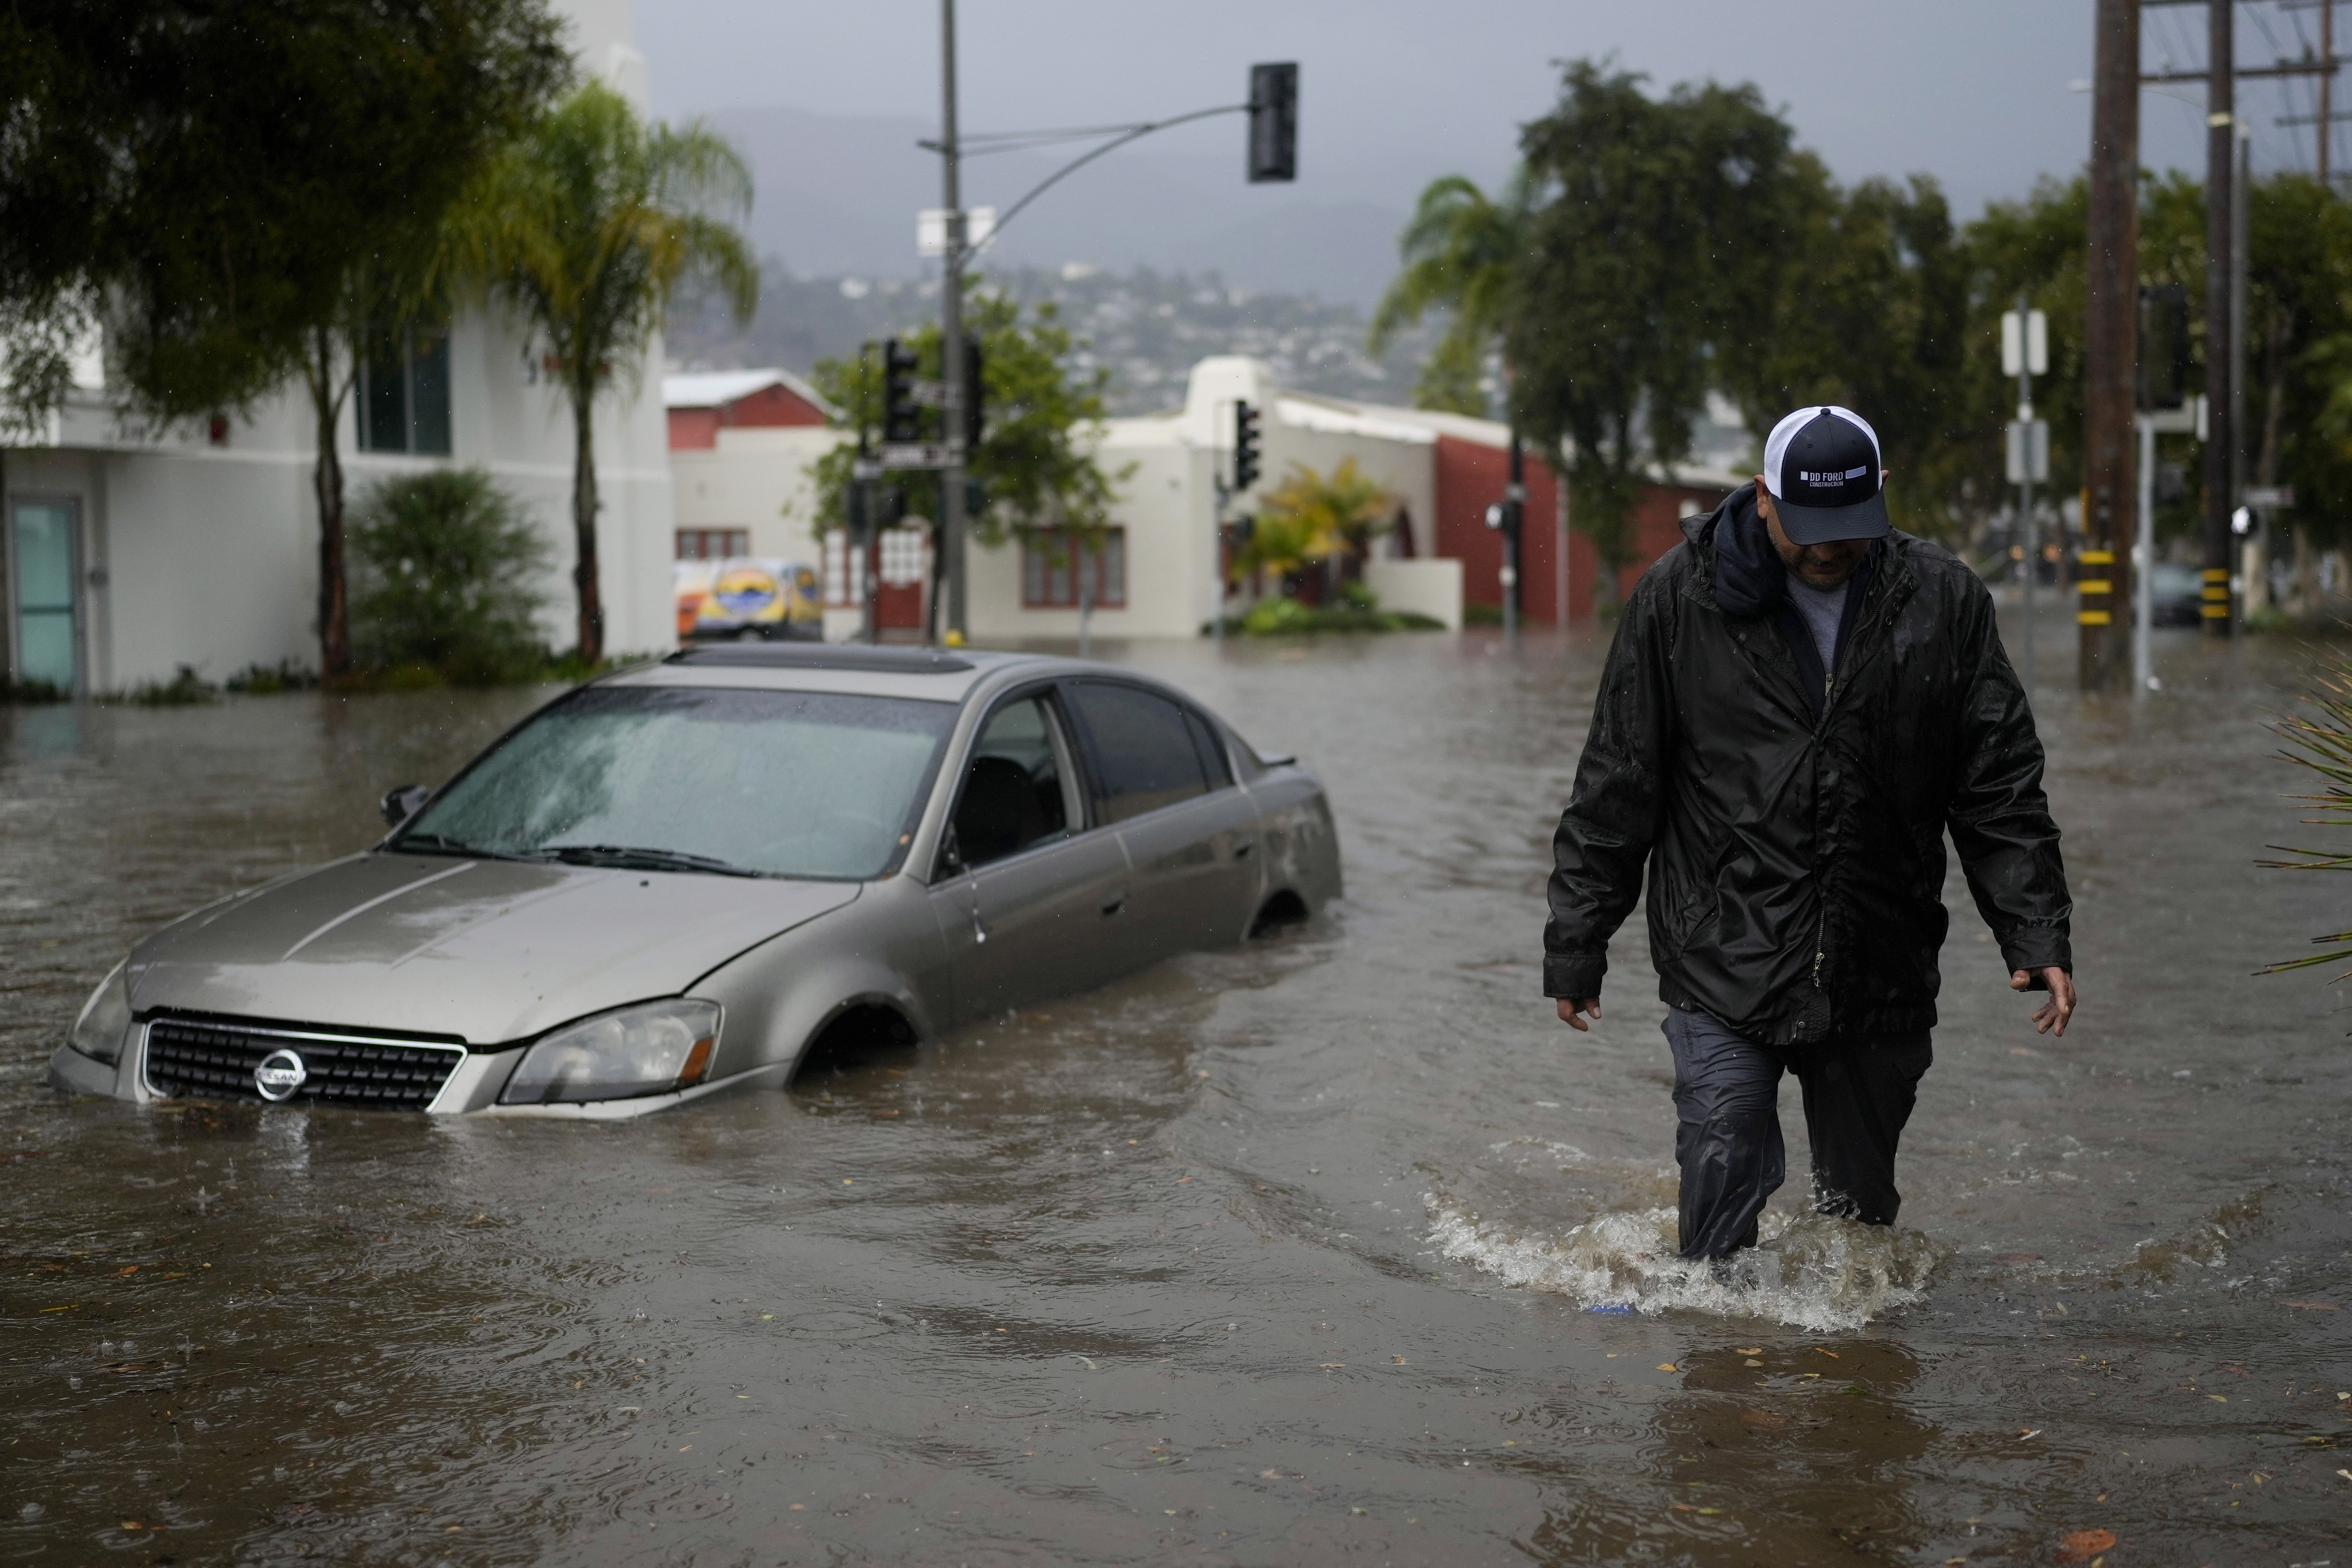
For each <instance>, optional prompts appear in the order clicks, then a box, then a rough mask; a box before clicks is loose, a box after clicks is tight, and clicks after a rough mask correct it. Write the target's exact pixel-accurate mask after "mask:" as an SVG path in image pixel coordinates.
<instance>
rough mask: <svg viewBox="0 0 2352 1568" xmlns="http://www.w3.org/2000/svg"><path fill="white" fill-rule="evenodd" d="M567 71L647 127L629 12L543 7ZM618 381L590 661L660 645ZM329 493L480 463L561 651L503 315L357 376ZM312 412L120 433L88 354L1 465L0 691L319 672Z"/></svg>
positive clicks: (561, 423) (524, 371)
mask: <svg viewBox="0 0 2352 1568" xmlns="http://www.w3.org/2000/svg"><path fill="white" fill-rule="evenodd" d="M555 4H556V7H557V9H558V10H559V11H560V12H562V14H563V15H565V16H568V17H569V18H570V19H571V21H572V28H573V30H572V40H573V43H574V45H575V47H577V48H578V50H579V53H580V57H581V61H582V65H583V70H584V71H587V72H592V73H594V74H597V75H601V76H602V77H604V79H606V80H608V81H609V82H611V83H612V84H613V85H614V87H616V88H618V89H620V90H622V91H623V92H625V93H626V94H627V95H628V96H629V97H630V98H631V99H632V100H634V101H635V102H636V103H637V104H638V106H639V107H640V108H641V109H642V108H643V107H644V103H645V85H646V84H645V60H644V57H643V56H642V55H640V54H639V53H638V52H637V50H636V49H635V46H634V44H633V43H632V37H633V35H632V32H631V16H630V6H629V3H628V0H555ZM660 363H661V345H660V344H659V342H656V343H655V344H654V345H653V348H652V350H651V353H650V355H649V358H648V367H649V369H648V374H645V375H644V376H642V377H640V378H638V379H637V381H636V382H635V384H632V382H631V381H630V379H629V378H628V377H625V376H624V377H619V378H616V386H615V389H614V391H613V392H612V393H611V394H610V395H608V396H607V398H606V399H605V401H604V404H603V405H602V406H601V408H600V410H599V415H598V418H597V426H596V448H597V479H598V488H599V491H600V493H601V496H602V499H603V501H604V511H603V514H602V517H601V519H600V521H599V525H598V538H597V549H598V559H599V566H600V569H601V578H602V586H603V590H604V609H605V646H606V647H607V649H608V650H611V651H614V652H633V651H638V650H652V649H658V648H666V647H671V646H673V645H674V644H675V641H676V620H675V616H674V614H673V610H672V597H671V589H670V575H671V574H670V557H671V554H672V552H673V548H674V540H673V534H672V513H673V505H672V496H671V484H670V470H669V461H668V452H667V432H666V425H665V418H664V414H663V408H662V402H661V398H660V395H659V385H660V376H659V372H658V366H659V364H660ZM341 452H342V462H343V467H344V472H345V480H346V494H347V496H348V497H349V499H350V500H352V501H353V502H356V501H357V500H359V499H360V497H361V496H362V494H363V493H364V492H365V490H366V489H367V487H368V486H369V485H370V484H371V483H372V482H373V481H375V480H377V479H382V478H383V477H384V476H386V475H391V474H397V473H404V472H410V471H414V470H416V469H419V468H429V467H435V466H440V465H447V464H460V465H465V464H478V465H479V466H481V467H483V468H488V470H489V471H490V472H491V474H492V475H494V476H495V477H496V478H497V479H498V480H499V483H500V484H501V485H503V486H504V487H505V488H506V489H508V490H509V491H510V492H511V493H513V494H514V495H516V496H518V497H520V499H521V500H523V501H524V503H525V504H526V506H527V507H528V508H529V509H530V510H531V512H532V513H533V515H534V516H536V517H537V518H538V520H539V521H540V522H541V525H542V527H543V528H544V529H545V530H546V533H547V537H548V542H549V547H550V548H549V563H550V564H549V570H548V573H547V576H546V580H545V582H544V584H543V585H542V593H543V595H544V606H545V607H544V611H543V614H542V624H543V626H545V628H546V633H547V637H548V640H549V641H550V643H551V644H552V645H554V646H556V647H567V646H569V645H570V644H571V642H572V628H573V626H574V624H575V623H574V618H573V599H572V584H571V581H570V573H571V570H572V563H573V561H574V559H575V552H574V548H573V544H572V525H571V489H572V434H571V416H570V413H569V411H568V408H567V406H566V405H565V403H564V400H563V396H562V393H561V391H560V390H559V389H558V388H557V387H556V386H555V385H554V384H552V383H551V381H549V380H548V379H546V378H545V377H543V376H541V374H538V367H537V366H536V365H535V364H534V363H532V360H531V358H530V355H528V354H527V353H525V351H524V343H523V339H522V337H521V335H520V332H519V331H517V329H516V328H515V326H514V325H513V324H512V323H511V322H510V321H509V320H508V319H507V317H506V315H505V313H504V311H503V310H502V309H501V308H500V307H498V306H495V305H494V306H491V307H489V308H488V310H476V311H470V312H468V313H467V314H466V315H464V316H462V317H461V318H460V319H459V320H458V321H457V322H456V324H455V325H454V327H453V328H452V330H451V331H450V332H449V333H448V335H447V337H446V340H443V341H442V342H437V343H436V342H418V343H415V344H412V345H409V352H408V353H405V354H404V356H403V357H402V358H401V359H400V360H397V361H387V362H385V363H383V364H381V365H379V366H377V367H376V370H375V373H374V374H371V375H370V376H367V377H363V378H362V383H361V385H360V387H359V388H358V389H357V390H356V392H355V393H354V395H353V396H352V399H351V400H350V405H349V406H347V408H346V409H345V412H344V415H343V421H342V430H341ZM314 458H315V451H314V436H313V429H312V421H311V413H310V399H309V397H308V395H307V394H305V393H304V391H303V390H302V388H301V387H300V386H299V384H290V385H289V386H288V387H287V388H286V389H284V390H283V391H282V392H280V393H279V394H278V395H273V396H271V397H269V398H267V399H265V400H264V401H263V402H261V403H260V404H258V405H257V406H256V407H255V408H254V409H253V410H252V411H251V412H250V414H249V415H247V416H241V417H236V418H232V419H226V420H215V421H212V422H209V424H208V425H202V426H191V427H183V428H178V429H173V430H170V431H166V432H163V433H162V434H160V435H158V434H154V433H150V432H142V431H140V430H137V429H135V428H128V427H125V426H123V425H122V424H121V422H119V421H118V419H117V417H116V416H115V414H114V412H113V408H112V405H111V404H110V400H109V397H108V395H107V391H106V388H105V385H104V371H103V353H102V351H100V353H94V354H92V355H91V356H89V360H88V362H87V363H85V364H84V365H83V367H82V371H81V374H80V375H79V377H78V384H77V386H76V388H75V390H74V393H73V395H72V396H71V398H70V399H69V400H68V405H67V406H66V407H65V408H64V409H63V410H62V411H61V413H60V414H59V415H58V416H57V417H56V418H54V419H53V420H52V421H51V423H50V429H49V432H48V438H47V440H46V441H45V442H41V443H37V444H35V445H33V446H31V447H14V448H12V449H11V450H10V451H9V452H8V454H7V458H6V495H5V507H4V508H0V587H5V593H4V594H0V605H5V642H0V654H4V655H5V661H6V662H5V677H6V679H12V680H40V681H45V682H48V683H50V684H53V685H58V686H64V687H67V688H68V689H72V690H74V691H75V692H77V693H89V692H101V691H109V690H118V689H125V688H129V687H131V686H134V685H136V684H138V683H140V682H142V681H161V680H167V679H170V678H171V677H172V675H173V671H174V670H175V668H177V667H178V666H181V665H186V666H189V667H190V668H194V670H195V671H196V672H197V673H198V674H199V675H200V676H202V677H204V678H205V679H209V680H215V681H216V680H220V679H224V678H226V677H227V676H230V675H233V674H235V673H236V672H237V671H240V670H242V669H245V668H247V667H249V666H253V665H261V666H266V667H276V666H278V665H280V664H282V663H292V664H294V665H297V666H300V667H304V668H317V665H318V658H319V653H318V629H317V624H316V622H317V596H318V554H319V545H318V540H319V521H318V507H317V502H316V500H315V499H314V498H313V495H312V491H311V469H312V464H313V461H314Z"/></svg>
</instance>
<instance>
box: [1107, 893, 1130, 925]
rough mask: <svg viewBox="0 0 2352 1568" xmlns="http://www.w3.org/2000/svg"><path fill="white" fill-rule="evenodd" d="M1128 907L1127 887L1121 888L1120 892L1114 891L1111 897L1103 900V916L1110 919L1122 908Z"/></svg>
mask: <svg viewBox="0 0 2352 1568" xmlns="http://www.w3.org/2000/svg"><path fill="white" fill-rule="evenodd" d="M1126 908H1127V889H1125V888H1121V889H1119V890H1118V892H1116V893H1113V894H1112V895H1111V896H1110V897H1109V898H1108V899H1105V900H1103V907H1102V912H1103V918H1104V919H1105V920H1108V919H1109V918H1110V917H1111V916H1113V915H1115V914H1118V912H1119V911H1120V910H1124V909H1126Z"/></svg>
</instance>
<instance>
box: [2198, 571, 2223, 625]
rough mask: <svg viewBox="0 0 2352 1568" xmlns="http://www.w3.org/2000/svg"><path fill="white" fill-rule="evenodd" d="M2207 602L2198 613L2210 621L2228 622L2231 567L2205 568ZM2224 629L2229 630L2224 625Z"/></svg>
mask: <svg viewBox="0 0 2352 1568" xmlns="http://www.w3.org/2000/svg"><path fill="white" fill-rule="evenodd" d="M2204 598H2205V602H2204V603H2203V604H2201V605H2199V606H2198V613H2199V614H2200V615H2202V616H2204V617H2205V618H2206V619H2207V620H2209V621H2221V622H2224V623H2226V622H2227V621H2228V620H2229V618H2230V569H2229V568H2228V567H2227V566H2208V567H2207V568H2205V595H2204ZM2222 629H2223V630H2225V631H2226V630H2228V629H2229V628H2228V626H2226V625H2224V626H2223V627H2222Z"/></svg>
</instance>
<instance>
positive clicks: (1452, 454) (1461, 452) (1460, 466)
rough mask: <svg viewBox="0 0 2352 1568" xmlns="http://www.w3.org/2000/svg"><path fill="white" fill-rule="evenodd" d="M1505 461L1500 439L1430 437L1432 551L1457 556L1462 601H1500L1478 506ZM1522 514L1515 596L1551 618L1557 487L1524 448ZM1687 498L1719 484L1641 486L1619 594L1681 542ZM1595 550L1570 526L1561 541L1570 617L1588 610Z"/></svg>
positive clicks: (1491, 545)
mask: <svg viewBox="0 0 2352 1568" xmlns="http://www.w3.org/2000/svg"><path fill="white" fill-rule="evenodd" d="M1509 471H1510V465H1509V461H1508V459H1507V457H1506V456H1505V454H1504V451H1503V449H1502V448H1501V447H1489V446H1486V445H1484V444H1483V443H1480V442H1476V441H1465V440H1463V439H1462V438H1461V437H1455V436H1440V437H1438V438H1437V553H1438V554H1439V555H1440V556H1444V557H1450V558H1452V559H1454V560H1457V561H1459V562H1461V563H1462V598H1463V602H1464V603H1465V604H1466V605H1489V606H1493V607H1496V608H1499V607H1500V606H1501V605H1502V603H1503V583H1502V566H1503V536H1502V534H1501V533H1499V532H1497V531H1496V530H1494V529H1491V528H1488V527H1487V526H1486V509H1487V507H1489V506H1491V505H1492V504H1494V503H1495V502H1496V501H1498V500H1502V499H1503V486H1504V485H1505V484H1506V483H1507V481H1508V479H1509ZM1526 471H1527V487H1528V506H1527V521H1526V525H1525V527H1524V528H1523V529H1522V531H1521V538H1520V545H1521V552H1520V553H1521V555H1522V557H1523V559H1522V560H1521V561H1520V563H1519V578H1520V592H1519V603H1520V605H1522V606H1523V607H1524V609H1525V613H1526V615H1527V617H1528V619H1529V620H1531V621H1550V622H1553V623H1555V624H1556V623H1558V621H1559V546H1558V539H1559V524H1558V521H1557V519H1558V518H1559V510H1558V508H1559V500H1558V495H1559V492H1558V490H1557V489H1556V485H1557V480H1556V479H1554V477H1553V474H1552V471H1551V468H1550V467H1549V465H1548V464H1546V463H1545V462H1543V460H1542V459H1540V458H1536V457H1534V456H1532V455H1530V456H1529V457H1528V458H1527V460H1526ZM1685 499H1687V500H1693V501H1696V502H1697V503H1698V506H1699V509H1700V510H1703V511H1711V510H1714V508H1715V506H1716V503H1717V502H1718V501H1720V500H1722V499H1723V492H1722V491H1720V490H1715V489H1694V488H1692V487H1689V486H1686V485H1651V486H1648V487H1647V488H1646V489H1644V490H1643V497H1642V501H1641V505H1640V506H1639V507H1638V508H1637V509H1636V510H1635V511H1634V514H1633V522H1632V524H1631V529H1630V531H1631V532H1632V533H1633V542H1634V559H1633V564H1631V565H1629V566H1627V567H1626V568H1625V569H1624V570H1623V571H1622V573H1621V574H1620V575H1619V597H1620V598H1621V599H1622V597H1623V596H1624V595H1626V594H1630V593H1632V592H1633V584H1635V583H1637V582H1639V581H1640V580H1641V577H1642V574H1643V572H1645V571H1647V570H1649V568H1650V566H1651V565H1652V564H1653V563H1655V562H1656V561H1657V559H1658V557H1660V556H1661V555H1664V553H1665V552H1667V551H1669V550H1672V549H1673V548H1674V547H1675V545H1677V544H1679V543H1681V542H1682V538H1683V533H1682V521H1681V519H1682V503H1683V502H1684V500H1685ZM1599 571H1600V558H1599V557H1598V556H1597V555H1596V554H1595V553H1594V552H1593V549H1592V541H1591V540H1590V539H1588V538H1586V537H1585V536H1584V535H1583V534H1581V533H1579V532H1576V531H1574V530H1570V533H1569V547H1568V572H1569V579H1570V581H1569V610H1570V614H1571V615H1573V616H1575V618H1576V619H1578V620H1580V621H1581V620H1588V619H1590V618H1591V615H1592V584H1593V579H1594V577H1595V575H1596V574H1598V572H1599Z"/></svg>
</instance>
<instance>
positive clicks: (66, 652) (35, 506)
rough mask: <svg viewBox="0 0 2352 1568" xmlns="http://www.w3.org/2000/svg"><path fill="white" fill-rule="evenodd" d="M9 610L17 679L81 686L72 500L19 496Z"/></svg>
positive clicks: (73, 689) (13, 520)
mask: <svg viewBox="0 0 2352 1568" xmlns="http://www.w3.org/2000/svg"><path fill="white" fill-rule="evenodd" d="M9 522H10V527H9V531H8V532H9V539H8V545H9V551H8V557H9V559H8V563H9V566H10V568H11V570H10V572H9V574H8V581H9V584H10V587H11V592H10V595H9V601H10V602H9V609H10V611H11V615H12V618H13V620H14V621H15V623H16V624H15V626H14V627H13V628H12V629H13V632H14V637H13V643H14V647H15V651H16V669H15V671H14V679H16V681H17V682H19V683H20V684H22V685H26V686H33V685H42V686H49V687H54V688H55V689H58V690H59V691H63V692H68V693H73V694H79V691H80V689H81V627H80V624H79V623H80V618H81V617H80V614H79V600H80V596H79V595H78V594H77V593H76V592H75V591H74V590H75V585H76V584H78V583H79V582H80V580H81V563H80V559H79V556H80V551H79V548H78V542H77V540H76V539H75V534H76V532H77V530H76V529H75V527H74V507H73V503H72V502H70V501H58V500H20V501H18V502H16V506H15V508H14V509H13V515H12V516H11V517H10V519H9Z"/></svg>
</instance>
